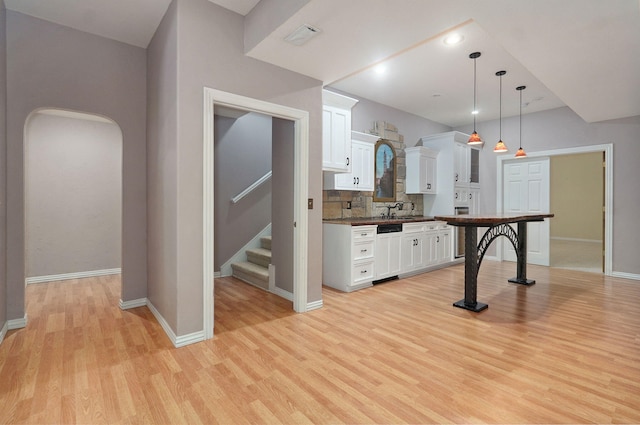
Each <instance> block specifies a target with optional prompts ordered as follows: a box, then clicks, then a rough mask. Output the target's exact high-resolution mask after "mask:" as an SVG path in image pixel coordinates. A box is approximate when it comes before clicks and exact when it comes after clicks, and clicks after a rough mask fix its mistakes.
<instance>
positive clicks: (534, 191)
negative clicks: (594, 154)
mask: <svg viewBox="0 0 640 425" xmlns="http://www.w3.org/2000/svg"><path fill="white" fill-rule="evenodd" d="M503 167H504V169H503V176H504V192H503V193H504V198H503V211H504V212H505V213H542V214H546V213H548V212H549V208H550V206H549V181H550V178H549V158H535V159H530V160H527V159H516V160H513V161H507V162H505V163H504V165H503ZM512 227H513V228H514V230H515V231H516V232H517V226H515V225H512ZM502 241H503V252H504V259H505V260H507V261H516V253H515V250H514V249H513V246H512V245H511V242H509V241H508V240H507V239H506V238H502ZM527 263H530V264H539V265H542V266H548V265H549V220H543V221H540V222H529V223H528V224H527Z"/></svg>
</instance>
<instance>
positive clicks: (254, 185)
mask: <svg viewBox="0 0 640 425" xmlns="http://www.w3.org/2000/svg"><path fill="white" fill-rule="evenodd" d="M271 174H272V173H271V171H269V172H268V173H267V174H265V175H264V176H262V177H260V178H259V179H258V180H256V181H255V182H254V183H252V184H251V186H249V187H247V188H246V189H245V190H243V191H242V192H240V193H238V194H237V195H236V196H234V197H233V198H231V203H233V204H237V203H238V202H239V201H240V200H241V199H242V198H244V197H245V196H247V195H248V194H249V193H251V192H252V191H253V190H255V189H256V188H258V186H260V185H261V184H262V183H264V182H266V181H267V180H269V179H270V178H271Z"/></svg>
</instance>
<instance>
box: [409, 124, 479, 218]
mask: <svg viewBox="0 0 640 425" xmlns="http://www.w3.org/2000/svg"><path fill="white" fill-rule="evenodd" d="M468 139H469V135H468V134H464V133H461V132H459V131H450V132H448V133H440V134H434V135H431V136H425V137H423V138H421V139H420V141H421V143H420V144H421V145H422V146H423V147H426V148H429V149H432V150H434V151H437V152H438V160H437V162H438V166H437V170H436V176H437V177H436V178H437V181H438V190H437V194H436V195H435V196H425V197H424V198H423V200H424V211H425V215H452V214H454V213H455V211H456V208H460V207H467V208H469V210H470V212H471V211H473V213H476V214H478V213H479V202H478V201H479V198H480V191H479V188H480V173H479V166H480V149H479V148H477V147H474V146H470V145H468V144H467V140H468ZM408 158H409V155H408V154H407V176H408V175H409V159H408ZM407 180H408V177H407ZM407 184H408V183H407ZM472 207H473V209H472Z"/></svg>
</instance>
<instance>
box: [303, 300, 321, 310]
mask: <svg viewBox="0 0 640 425" xmlns="http://www.w3.org/2000/svg"><path fill="white" fill-rule="evenodd" d="M322 306H323V304H322V300H319V301H312V302H310V303H307V311H312V310H318V309H319V308H322Z"/></svg>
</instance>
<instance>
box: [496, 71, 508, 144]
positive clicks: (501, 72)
mask: <svg viewBox="0 0 640 425" xmlns="http://www.w3.org/2000/svg"><path fill="white" fill-rule="evenodd" d="M506 73H507V71H498V72H496V76H497V77H500V140H498V143H496V146H495V147H494V148H493V151H494V152H496V153H500V152H508V151H509V149H507V145H505V144H504V142H503V141H502V76H503V75H504V74H506Z"/></svg>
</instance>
